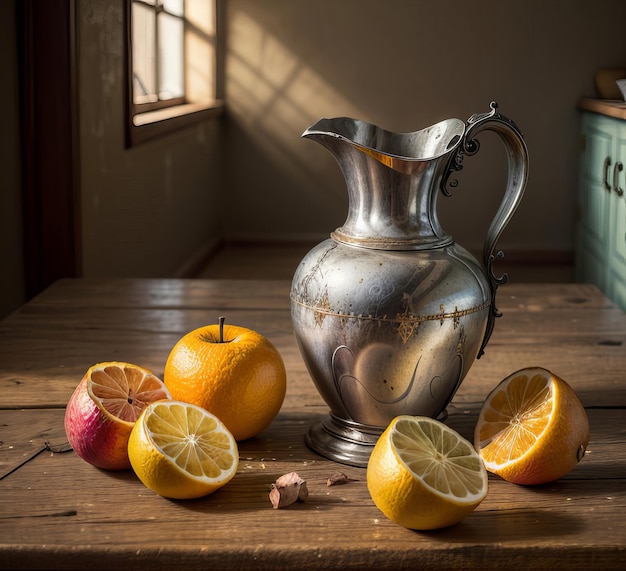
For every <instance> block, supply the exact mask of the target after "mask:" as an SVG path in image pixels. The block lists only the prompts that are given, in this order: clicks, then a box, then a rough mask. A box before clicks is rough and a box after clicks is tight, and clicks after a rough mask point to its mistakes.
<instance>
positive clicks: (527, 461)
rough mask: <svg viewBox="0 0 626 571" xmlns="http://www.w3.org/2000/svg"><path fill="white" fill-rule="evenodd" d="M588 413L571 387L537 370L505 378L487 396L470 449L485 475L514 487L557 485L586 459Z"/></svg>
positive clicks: (521, 372)
mask: <svg viewBox="0 0 626 571" xmlns="http://www.w3.org/2000/svg"><path fill="white" fill-rule="evenodd" d="M588 442H589V420H588V418H587V413H586V412H585V409H584V407H583V405H582V403H581V402H580V400H579V399H578V396H577V395H576V393H575V392H574V390H573V389H572V387H571V386H570V385H569V384H568V383H567V382H565V381H564V380H563V379H561V378H560V377H558V376H557V375H555V374H554V373H551V372H550V371H548V370H547V369H544V368H541V367H528V368H525V369H521V370H519V371H517V372H515V373H513V374H512V375H509V376H508V377H507V378H505V379H504V380H503V381H501V382H500V383H499V384H498V385H497V386H496V387H495V388H494V389H493V390H492V391H491V393H489V395H488V396H487V398H486V400H485V402H484V404H483V406H482V409H481V411H480V415H479V417H478V422H477V424H476V429H475V432H474V446H475V447H476V450H478V451H479V453H480V455H481V457H482V458H483V460H484V462H485V466H486V467H487V470H489V471H490V472H493V473H494V474H498V475H499V476H501V477H502V478H504V479H505V480H507V481H509V482H513V483H515V484H524V485H536V484H544V483H547V482H552V481H554V480H558V479H559V478H561V477H563V476H565V475H566V474H567V473H568V472H569V471H570V470H572V469H573V468H574V467H575V466H576V464H578V462H579V461H580V460H581V459H582V458H583V456H584V455H585V450H586V448H587V444H588Z"/></svg>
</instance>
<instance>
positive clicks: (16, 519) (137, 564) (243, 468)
mask: <svg viewBox="0 0 626 571" xmlns="http://www.w3.org/2000/svg"><path fill="white" fill-rule="evenodd" d="M289 285H290V284H289V283H287V282H282V281H280V282H278V281H273V282H272V281H266V282H261V281H258V282H249V281H248V282H244V281H186V280H85V279H81V280H63V281H60V282H58V283H56V284H54V285H53V286H52V287H51V288H49V289H48V290H47V291H45V292H44V293H42V294H41V295H39V296H38V297H37V298H35V299H34V300H32V301H31V302H30V303H28V304H26V305H25V306H24V307H22V308H21V309H20V310H18V311H17V312H15V313H14V314H12V315H11V316H9V317H8V318H6V319H5V320H4V321H2V322H0V567H2V568H13V569H15V568H38V569H44V568H46V569H71V568H76V569H90V570H95V569H122V568H129V569H141V568H147V569H177V568H180V569H208V568H215V569H234V568H255V569H281V568H284V569H295V570H304V569H364V568H374V569H385V568H388V569H427V568H456V569H460V568H480V569H489V568H499V569H512V568H516V567H517V568H524V569H525V568H529V567H532V568H541V569H545V568H567V569H585V570H586V569H605V568H606V569H609V568H612V569H624V568H626V547H625V545H626V523H625V520H624V513H625V512H626V447H625V444H626V409H625V407H626V316H625V315H624V313H623V312H621V311H619V310H618V309H616V308H615V306H614V305H612V304H611V303H610V302H609V301H608V300H607V299H606V298H605V297H603V296H602V295H601V294H600V293H599V291H598V290H597V289H595V288H594V287H592V286H588V285H580V284H567V285H566V284H559V285H548V284H528V285H515V284H507V285H505V286H503V287H502V288H500V290H499V292H498V305H499V308H500V309H501V310H502V311H503V314H504V315H503V317H502V318H501V319H499V320H498V321H497V322H496V328H495V332H494V335H493V337H492V339H491V341H490V343H489V345H488V347H487V351H486V353H485V355H484V357H483V358H482V359H480V360H479V361H477V362H476V363H475V364H474V366H473V367H472V369H471V370H470V372H469V374H468V376H467V378H466V380H465V381H464V383H463V385H462V386H461V388H460V390H459V392H458V393H457V396H456V397H455V399H454V401H453V403H452V405H451V406H450V407H449V412H450V417H449V420H448V424H449V425H450V426H452V427H454V428H455V429H457V430H458V431H459V432H460V433H461V434H463V435H464V436H465V437H467V438H470V439H471V437H472V433H473V427H474V424H475V422H476V418H477V414H478V410H479V407H480V404H481V403H482V401H483V399H484V398H485V396H486V394H487V393H488V391H489V390H490V389H491V388H492V387H494V386H495V385H496V383H497V382H498V381H500V380H501V379H502V378H504V377H505V376H507V375H508V374H510V373H512V372H514V371H516V370H517V369H520V368H522V367H526V366H531V365H539V366H543V367H546V368H548V369H551V370H552V371H554V372H555V373H557V374H559V375H561V376H562V377H563V378H565V379H566V380H567V381H569V382H570V384H571V385H572V386H573V387H574V389H575V390H576V391H577V393H578V395H579V396H580V398H581V400H582V402H583V404H584V405H585V408H586V409H587V412H588V415H589V419H590V424H591V440H590V442H589V447H588V453H587V455H586V457H585V458H584V459H583V460H582V462H581V463H580V464H579V465H578V466H577V467H576V468H575V469H574V470H573V471H572V472H571V473H570V474H569V475H568V476H567V477H565V478H563V479H562V480H560V481H558V482H555V483H552V484H548V485H544V486H540V487H535V488H525V487H518V486H515V485H513V484H509V483H507V482H504V481H502V480H500V479H499V478H497V477H493V476H490V478H489V493H488V495H487V498H486V499H485V500H484V501H483V503H482V504H481V505H480V506H479V507H478V509H477V510H476V511H475V512H474V513H472V514H471V515H470V516H468V517H467V518H466V519H465V520H463V521H462V522H461V523H459V524H457V525H455V526H453V527H450V528H447V529H443V530H439V531H434V532H428V533H420V532H414V531H409V530H407V529H404V528H401V527H399V526H397V525H395V524H394V523H392V522H391V521H389V520H387V519H386V518H385V517H384V516H383V515H382V514H381V513H380V512H379V511H378V509H377V508H376V507H375V506H374V504H373V502H372V500H371V499H370V497H369V494H368V492H367V488H366V483H365V471H364V470H363V469H359V468H353V467H349V466H342V465H339V464H336V463H334V462H331V461H329V460H325V459H323V458H321V457H319V456H317V455H316V454H315V453H313V452H312V451H310V450H309V449H308V448H307V447H306V446H305V444H304V435H305V432H306V431H307V429H308V427H309V426H310V425H311V424H312V423H314V422H315V421H317V420H318V419H320V418H321V417H323V416H324V415H325V414H326V412H327V407H326V405H325V404H324V402H323V401H322V400H321V398H320V397H319V395H318V394H317V392H316V390H315V389H314V387H313V384H312V381H311V380H310V378H309V376H308V374H307V372H306V369H305V367H304V364H303V362H302V360H301V358H300V356H299V353H298V351H297V348H296V344H295V340H294V338H293V333H292V328H291V321H290V314H289ZM220 315H226V316H227V319H228V321H229V322H230V323H234V324H239V325H243V326H246V327H250V328H252V329H256V330H257V331H259V332H261V333H263V334H264V335H266V336H267V337H268V338H269V339H270V340H271V341H272V342H273V343H274V344H275V345H276V347H277V348H278V349H279V351H280V352H281V354H282V356H283V358H284V360H285V363H286V366H287V372H288V390H287V397H286V399H285V403H284V406H283V408H282V410H281V412H280V414H279V415H278V417H277V418H276V419H275V421H274V422H273V423H272V425H271V426H270V427H269V428H268V429H267V430H265V431H264V432H263V433H262V434H261V435H260V436H258V437H257V438H254V439H252V440H250V441H247V442H244V443H241V445H240V449H241V460H240V466H239V471H238V473H237V475H236V477H235V478H234V479H233V480H232V481H231V482H230V483H229V484H228V485H227V486H225V487H224V488H222V489H221V490H220V491H218V492H216V493H215V494H213V495H210V496H207V497H206V498H202V499H199V500H191V501H172V500H167V499H164V498H161V497H159V496H157V495H155V494H154V493H152V492H151V491H150V490H148V489H147V488H145V487H144V486H143V485H142V484H141V483H140V482H139V480H137V479H136V477H135V476H134V474H133V473H132V472H131V471H128V472H122V473H109V472H104V471H100V470H98V469H96V468H94V467H92V466H90V465H88V464H86V463H85V462H83V461H82V460H81V459H80V458H78V457H77V456H76V454H74V453H73V452H72V451H69V452H53V451H51V450H50V449H48V448H52V450H58V448H57V447H58V446H61V445H62V444H63V443H64V442H65V433H64V429H63V417H64V407H65V405H66V403H67V400H68V398H69V396H70V394H71V393H72V391H73V389H74V387H75V386H76V384H77V383H78V381H79V380H80V379H81V377H82V375H83V374H84V372H85V371H86V370H87V368H88V367H89V366H90V365H92V364H94V363H96V362H100V361H106V360H123V361H129V362H132V363H136V364H140V365H143V366H145V367H147V368H150V369H152V370H153V371H154V372H155V373H157V374H161V373H162V371H163V367H164V364H165V360H166V358H167V355H168V352H169V350H170V348H171V347H172V346H173V345H174V343H175V341H176V340H177V339H178V338H180V337H181V336H182V335H183V334H184V333H186V332H187V331H189V330H191V329H193V328H195V327H198V326H200V325H204V324H206V323H214V322H216V321H217V318H218V317H219V316H220ZM46 443H48V444H46ZM46 446H48V448H46ZM291 471H296V472H298V474H300V476H301V477H303V478H305V479H306V480H307V484H308V488H309V493H310V495H309V498H308V501H306V502H305V503H297V504H293V505H291V506H289V507H287V508H285V509H279V510H274V509H272V506H271V504H270V501H269V498H268V493H269V489H270V484H271V483H272V482H273V481H274V480H275V479H276V478H277V477H279V476H280V475H282V474H285V473H287V472H291ZM337 471H343V472H345V473H346V474H347V475H348V476H349V477H350V478H352V479H354V481H351V482H349V483H348V484H345V485H341V486H332V487H327V486H326V480H327V478H328V477H329V476H331V475H332V474H333V473H335V472H337Z"/></svg>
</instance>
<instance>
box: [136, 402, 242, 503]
mask: <svg viewBox="0 0 626 571" xmlns="http://www.w3.org/2000/svg"><path fill="white" fill-rule="evenodd" d="M128 456H129V458H130V463H131V465H132V467H133V470H134V471H135V474H136V475H137V477H138V478H139V479H140V480H141V481H142V482H143V484H144V485H145V486H147V487H148V488H150V489H151V490H152V491H153V492H156V493H157V494H159V495H161V496H164V497H167V498H172V499H191V498H199V497H202V496H206V495H208V494H210V493H212V492H214V491H216V490H218V489H219V488H221V487H222V486H224V485H225V484H227V483H228V482H229V481H230V480H231V479H232V478H233V477H234V476H235V474H236V473H237V468H238V466H239V451H238V448H237V442H236V441H235V439H234V437H233V435H232V434H231V433H230V432H229V431H228V429H227V428H226V427H225V426H224V424H223V423H222V422H221V421H220V420H219V419H218V418H217V417H216V416H214V415H213V414H211V413H209V412H208V411H206V410H205V409H203V408H201V407H199V406H196V405H193V404H189V403H184V402H180V401H161V402H156V403H152V404H151V405H149V406H147V407H146V408H145V409H144V411H143V412H142V414H141V416H140V417H139V419H138V420H137V422H136V423H135V426H134V428H133V430H132V432H131V434H130V439H129V441H128Z"/></svg>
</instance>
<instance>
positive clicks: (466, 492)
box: [367, 416, 488, 530]
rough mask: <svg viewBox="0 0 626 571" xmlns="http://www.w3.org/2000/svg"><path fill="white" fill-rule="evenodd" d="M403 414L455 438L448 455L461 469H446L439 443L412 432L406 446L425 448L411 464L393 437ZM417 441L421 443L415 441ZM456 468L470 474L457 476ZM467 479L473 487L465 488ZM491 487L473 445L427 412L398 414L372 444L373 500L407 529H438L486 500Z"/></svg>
mask: <svg viewBox="0 0 626 571" xmlns="http://www.w3.org/2000/svg"><path fill="white" fill-rule="evenodd" d="M403 419H409V420H410V421H411V422H414V421H417V422H420V421H426V422H425V424H426V425H432V426H434V427H435V432H436V431H437V430H439V431H440V434H441V435H442V439H444V440H446V441H448V442H453V443H454V441H455V440H456V444H453V446H452V450H454V451H453V452H450V454H449V460H450V461H451V462H455V463H457V468H454V469H452V470H449V469H446V468H445V463H446V462H447V460H443V461H442V455H441V454H440V453H439V452H438V451H437V445H436V444H434V445H433V443H432V442H430V443H429V442H428V441H427V440H428V439H427V438H426V439H423V438H422V437H421V436H420V437H418V439H414V438H413V437H412V436H411V435H409V436H408V438H409V440H410V441H409V442H408V446H409V447H414V446H419V447H420V448H421V450H422V451H420V452H418V453H417V454H416V455H415V456H416V457H415V458H413V459H412V460H411V462H410V463H411V466H412V467H413V468H411V467H410V466H409V465H408V464H407V462H406V461H405V460H404V459H403V458H402V457H401V456H400V455H399V454H398V451H397V449H396V446H395V445H394V442H393V440H394V438H395V437H396V436H397V435H396V436H394V432H395V431H396V427H397V425H398V423H399V422H400V423H401V422H403ZM427 430H428V429H427ZM436 437H437V436H436V435H435V439H436ZM400 438H404V436H401V437H400ZM419 440H421V441H422V442H421V443H420V444H417V443H418V442H419ZM411 441H412V442H411ZM455 455H458V456H455ZM404 456H406V457H410V456H411V455H410V454H406V453H404ZM443 456H445V454H444V455H443ZM442 464H443V465H442ZM458 466H460V468H459V467H458ZM463 466H465V467H463ZM457 470H460V471H461V472H467V473H469V474H468V476H467V479H465V478H460V479H455V478H454V473H455V472H456V471H457ZM418 471H420V472H421V473H418ZM472 482H473V484H472ZM468 483H469V484H470V486H471V489H468V488H467V487H466V486H467V484H468ZM476 484H478V485H476ZM487 486H488V484H487V472H486V470H485V468H484V465H483V463H482V461H481V459H480V457H479V456H478V454H477V453H476V452H475V451H474V449H473V447H472V445H471V444H470V443H469V442H468V441H467V440H465V439H464V438H463V437H462V436H460V435H459V434H457V433H456V432H455V431H453V430H452V429H450V428H449V427H447V426H445V425H443V424H442V423H439V422H438V421H436V420H433V419H430V418H427V419H426V418H424V417H408V416H400V417H397V418H396V419H394V420H393V421H392V422H391V423H390V424H389V426H388V427H387V428H386V429H385V431H384V432H383V434H382V435H381V436H380V438H379V440H378V441H377V443H376V445H375V446H374V449H373V451H372V453H371V455H370V459H369V462H368V466H367V487H368V490H369V493H370V495H371V497H372V499H373V500H374V503H375V504H376V506H377V507H378V509H380V510H381V511H382V512H383V514H385V516H386V517H388V518H389V519H390V520H391V521H393V522H395V523H397V524H399V525H401V526H403V527H407V528H409V529H415V530H430V529H439V528H442V527H447V526H450V525H453V524H456V523H458V522H460V521H461V520H462V519H464V518H465V517H466V516H467V515H469V514H470V513H471V512H472V511H474V510H475V509H476V507H477V506H478V505H479V504H480V502H482V500H483V499H484V498H485V496H486V494H487ZM438 488H439V489H438ZM446 488H447V490H446Z"/></svg>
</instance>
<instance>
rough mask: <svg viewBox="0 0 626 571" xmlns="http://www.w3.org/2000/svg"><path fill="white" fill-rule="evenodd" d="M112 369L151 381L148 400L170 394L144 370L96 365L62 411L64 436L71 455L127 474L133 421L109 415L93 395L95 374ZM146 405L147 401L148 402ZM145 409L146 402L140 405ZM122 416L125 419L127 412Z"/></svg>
mask: <svg viewBox="0 0 626 571" xmlns="http://www.w3.org/2000/svg"><path fill="white" fill-rule="evenodd" d="M107 367H112V368H120V369H122V370H123V369H124V368H130V369H132V370H133V371H135V372H137V373H141V375H148V376H149V377H150V379H149V384H150V385H151V386H152V387H154V388H155V390H154V391H149V395H144V397H145V396H149V398H151V399H157V400H158V399H162V398H165V399H169V398H171V396H170V394H169V391H168V390H167V388H166V387H165V385H164V384H163V383H162V381H160V380H159V379H158V378H157V377H155V376H154V375H153V374H152V373H151V372H150V371H148V370H147V369H143V368H142V367H138V366H137V365H132V364H130V363H122V362H110V363H99V364H97V365H94V366H93V367H90V368H89V370H88V371H87V372H86V373H85V375H84V377H83V378H82V379H81V381H80V382H79V383H78V385H77V386H76V389H74V392H73V393H72V396H71V397H70V399H69V401H68V403H67V407H66V409H65V419H64V424H65V433H66V435H67V440H68V443H69V444H70V446H71V447H72V448H73V450H74V452H76V454H77V455H78V456H79V457H80V458H82V459H83V460H85V461H86V462H88V463H89V464H92V465H93V466H96V467H97V468H102V469H104V470H128V469H130V460H129V459H128V438H129V437H130V432H131V430H132V428H133V425H134V420H133V421H130V420H124V419H122V418H119V417H117V416H115V415H113V414H111V413H110V412H109V411H107V410H106V408H105V407H104V406H103V404H102V400H101V399H100V398H99V397H97V396H96V395H95V394H94V390H93V387H92V386H91V385H92V382H91V377H92V374H94V372H96V371H98V370H104V369H106V368H107ZM148 402H149V401H148ZM142 404H143V405H144V406H145V401H142ZM123 414H126V415H128V411H127V410H126V411H124V412H123Z"/></svg>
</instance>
